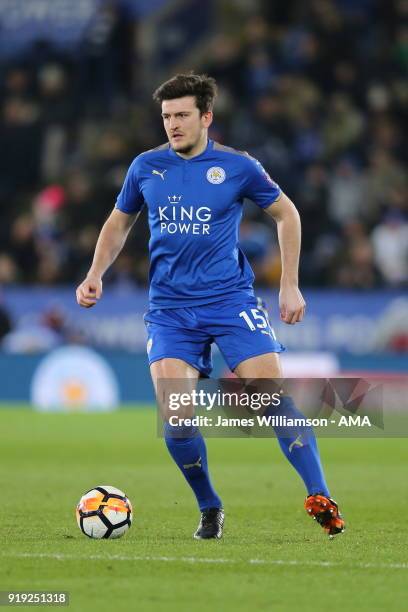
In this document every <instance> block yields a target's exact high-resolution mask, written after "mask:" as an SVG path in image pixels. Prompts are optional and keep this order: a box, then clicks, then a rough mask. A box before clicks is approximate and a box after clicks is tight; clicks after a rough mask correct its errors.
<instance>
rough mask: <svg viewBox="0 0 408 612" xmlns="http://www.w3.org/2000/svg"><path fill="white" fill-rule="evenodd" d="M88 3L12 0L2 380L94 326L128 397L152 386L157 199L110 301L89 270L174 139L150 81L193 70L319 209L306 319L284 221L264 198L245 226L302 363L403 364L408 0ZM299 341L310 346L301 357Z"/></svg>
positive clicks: (24, 374)
mask: <svg viewBox="0 0 408 612" xmlns="http://www.w3.org/2000/svg"><path fill="white" fill-rule="evenodd" d="M70 7H71V8H70ZM71 9H72V2H70V1H68V0H54V1H52V2H51V1H49V0H29V1H26V0H12V1H9V0H1V2H0V23H1V26H2V36H1V42H0V53H1V56H0V60H1V63H0V77H1V84H0V87H1V100H2V103H1V108H2V113H1V119H0V141H1V143H2V151H3V154H2V155H1V159H0V202H1V208H0V221H1V222H0V245H1V246H0V287H1V290H0V300H1V302H0V304H1V305H0V308H1V323H0V337H1V354H0V371H1V372H2V378H3V379H4V380H5V381H7V383H6V385H2V388H1V391H0V396H2V397H3V399H4V400H27V399H28V397H29V388H30V381H31V379H32V375H33V372H34V371H35V369H36V367H37V365H38V363H39V362H40V360H41V357H42V355H44V353H47V352H48V351H50V350H52V349H54V348H56V347H59V346H61V345H63V344H66V343H69V344H71V343H74V344H78V343H79V344H83V345H85V346H88V347H94V348H95V349H96V350H98V351H102V352H103V354H104V356H105V357H106V358H107V359H108V361H109V362H110V364H111V365H112V367H113V368H114V371H115V372H116V376H117V377H118V380H119V387H120V394H121V399H122V401H135V400H146V399H148V398H150V399H151V397H152V391H151V385H150V383H149V378H148V372H147V366H146V360H145V358H144V354H145V331H144V326H143V322H142V316H141V315H142V314H143V312H144V311H145V310H146V306H147V297H146V278H147V270H148V256H147V241H148V228H147V223H146V217H145V216H144V217H143V218H142V219H141V220H139V221H138V223H137V225H136V227H135V229H134V231H133V232H132V235H131V237H130V239H129V241H128V245H127V247H126V249H125V251H124V252H123V253H122V254H121V255H120V257H119V258H118V260H117V262H116V263H115V264H114V265H113V267H112V269H111V270H110V271H109V273H108V274H107V276H106V279H105V284H104V286H105V296H104V298H103V300H102V302H101V303H100V304H99V305H98V307H97V308H95V309H93V310H91V311H82V310H80V309H79V308H78V307H77V306H76V304H75V301H74V288H75V286H76V285H77V284H78V283H79V282H80V281H81V279H82V278H83V277H84V275H85V273H86V271H87V269H88V267H89V264H90V261H91V258H92V253H93V249H94V245H95V241H96V238H97V235H98V231H99V229H100V227H101V224H102V223H103V221H104V219H105V218H106V216H107V215H108V214H109V211H110V210H111V208H112V206H113V204H114V202H115V197H116V195H117V193H118V191H119V190H120V187H121V183H122V181H123V178H124V175H125V172H126V169H127V167H128V165H129V163H130V162H131V160H132V159H133V157H134V156H136V155H137V154H138V153H139V152H141V151H143V150H145V149H148V148H151V147H154V146H157V144H159V143H161V142H162V141H163V140H164V133H163V130H162V126H161V121H160V117H159V112H158V109H157V108H156V107H155V106H154V105H153V103H152V101H151V92H152V90H153V89H154V88H155V87H156V86H157V85H158V84H159V83H160V82H161V81H162V80H163V79H166V78H168V77H169V76H170V75H172V74H174V73H175V72H176V71H182V70H189V69H194V70H196V71H204V72H207V73H209V74H211V75H212V76H214V77H216V79H217V81H218V85H219V98H218V102H217V106H216V113H215V122H214V125H213V127H212V128H211V136H212V137H213V138H215V139H217V140H220V141H221V142H225V143H228V144H230V145H233V146H234V147H236V148H239V149H244V150H248V151H249V152H250V153H251V154H252V155H254V156H255V157H257V158H258V159H259V160H260V161H261V162H262V163H263V164H264V166H265V167H266V168H267V170H268V171H269V172H270V174H271V175H272V176H273V178H274V179H275V180H276V181H277V182H278V183H279V184H280V185H281V186H282V187H283V189H284V190H285V191H286V193H288V195H289V196H290V197H291V198H292V199H293V200H294V202H295V203H296V205H297V206H298V208H299V211H300V214H301V216H302V223H303V250H302V261H301V286H302V288H303V290H304V293H305V296H306V299H307V302H308V315H307V317H306V319H305V321H304V322H303V323H302V325H301V326H296V327H295V328H291V327H288V326H284V325H282V324H279V322H278V320H277V319H278V318H277V286H278V282H279V274H280V261H279V252H278V247H277V241H276V234H275V231H274V225H273V222H272V221H271V220H268V219H267V218H266V216H265V215H263V214H262V211H260V210H258V209H257V208H256V207H255V206H254V205H252V204H250V203H248V204H245V210H246V213H245V218H244V221H243V224H242V228H241V246H242V248H243V249H244V251H245V253H246V254H247V256H248V258H249V260H250V262H251V264H252V266H253V268H254V270H255V273H256V278H257V281H256V282H257V290H258V292H259V293H260V294H261V295H262V296H263V297H264V298H265V300H266V302H267V305H268V307H269V310H270V315H271V319H272V324H273V325H274V327H275V328H276V331H277V334H278V336H279V338H280V340H281V341H282V342H283V343H284V344H285V345H286V346H287V347H288V349H290V350H289V353H288V355H287V356H285V358H286V360H287V363H288V365H287V370H286V372H287V373H288V374H292V375H293V374H296V373H302V374H312V373H315V374H319V373H320V374H322V375H324V374H334V373H336V372H358V373H362V372H364V373H366V372H367V371H371V370H376V371H377V372H383V373H384V372H394V373H395V372H403V371H406V368H407V365H408V354H407V351H408V298H407V294H406V289H407V285H408V220H407V189H408V188H407V184H408V183H407V173H406V167H407V147H406V144H405V140H404V136H403V134H404V129H406V118H407V117H406V108H407V100H408V84H407V81H406V72H407V62H408V59H407V58H408V56H407V44H408V43H407V35H408V34H407V16H408V7H407V2H406V1H404V0H394V1H392V2H381V1H377V0H353V1H351V0H313V1H312V2H309V3H304V2H301V1H296V0H294V1H291V2H281V1H275V2H268V1H266V0H264V1H262V0H258V1H245V0H239V1H231V0H230V1H228V0H224V1H215V0H213V1H211V0H208V1H206V2H199V1H195V0H185V1H178V2H168V1H167V2H166V1H164V0H156V1H155V2H151V1H149V2H147V1H141V0H139V1H136V0H116V1H114V2H105V1H104V0H75V11H73V10H71ZM299 351H307V352H308V353H309V355H308V357H307V358H306V357H303V358H302V356H300V359H296V361H295V364H296V365H295V368H294V369H293V368H292V367H291V366H290V361H291V359H292V360H293V359H294V357H293V356H294V355H295V353H296V352H299ZM316 352H320V353H323V354H321V355H320V356H319V357H316V355H315V356H314V361H313V362H312V361H311V360H310V358H309V357H310V353H316ZM215 359H216V370H215V371H216V373H222V372H223V367H222V365H221V362H220V361H219V358H218V357H217V355H215ZM305 363H307V364H308V365H307V367H306V370H305V366H304V364H305ZM312 363H314V364H315V366H316V367H317V369H316V367H311V364H312ZM298 364H300V365H302V364H303V367H302V368H301V370H299V369H298V370H296V368H298ZM319 364H320V365H319ZM311 370H313V371H311ZM135 376H136V377H137V378H138V380H139V381H140V383H139V384H138V385H137V386H136V385H134V380H135Z"/></svg>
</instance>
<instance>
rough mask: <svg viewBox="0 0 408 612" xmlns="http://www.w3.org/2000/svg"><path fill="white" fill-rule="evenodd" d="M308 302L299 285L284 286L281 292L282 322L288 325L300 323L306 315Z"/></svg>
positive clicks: (280, 308)
mask: <svg viewBox="0 0 408 612" xmlns="http://www.w3.org/2000/svg"><path fill="white" fill-rule="evenodd" d="M305 308H306V302H305V300H304V299H303V295H302V294H301V293H300V290H299V287H298V286H297V285H286V284H282V285H281V288H280V292H279V310H280V318H281V321H283V322H284V323H287V324H288V325H294V324H295V323H300V321H302V319H303V317H304V315H305Z"/></svg>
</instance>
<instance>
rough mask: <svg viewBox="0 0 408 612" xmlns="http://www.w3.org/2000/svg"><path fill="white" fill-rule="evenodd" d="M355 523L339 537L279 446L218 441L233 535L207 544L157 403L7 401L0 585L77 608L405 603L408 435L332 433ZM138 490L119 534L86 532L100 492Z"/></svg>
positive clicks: (341, 491) (329, 443)
mask: <svg viewBox="0 0 408 612" xmlns="http://www.w3.org/2000/svg"><path fill="white" fill-rule="evenodd" d="M320 448H321V453H322V456H323V461H324V465H325V468H326V475H327V478H328V481H329V484H330V486H331V489H332V493H333V495H334V496H335V497H336V498H337V499H338V501H339V502H340V503H341V508H342V510H343V512H344V515H345V517H346V519H347V531H346V533H345V534H343V535H341V536H338V538H337V539H335V540H333V541H329V540H328V538H327V536H325V535H324V533H323V531H322V530H321V528H320V527H319V526H318V525H317V524H315V522H313V521H312V520H310V518H309V517H308V516H307V515H306V513H305V511H304V510H303V499H304V490H303V484H302V483H301V481H300V480H299V478H298V476H297V474H296V473H295V472H294V471H293V469H292V468H291V467H290V466H289V464H287V462H286V460H285V458H284V457H283V455H281V453H280V449H279V447H278V444H277V442H276V440H273V439H272V440H268V439H257V440H255V439H251V440H250V439H246V440H245V439H229V440H226V439H211V440H209V441H208V450H209V458H210V465H211V470H212V475H213V480H214V484H215V485H216V487H217V489H218V491H219V492H220V493H221V495H222V497H223V501H224V504H225V509H226V527H225V536H224V539H223V540H221V541H219V542H218V541H209V542H202V541H198V542H197V541H195V540H193V539H192V533H193V531H194V529H195V527H196V525H197V522H198V512H197V509H196V506H195V501H194V499H193V497H192V494H191V492H190V490H189V488H188V487H187V486H186V484H185V482H184V479H183V477H182V475H181V474H180V473H179V472H178V470H177V469H176V468H175V466H174V465H173V463H172V461H171V460H170V458H169V457H168V455H167V451H166V449H165V447H164V444H163V441H162V440H160V439H158V438H157V437H156V420H155V413H154V411H153V410H151V409H150V410H149V409H148V408H146V409H138V410H121V411H119V412H117V413H112V414H106V415H95V414H82V415H80V414H78V415H57V414H51V415H42V414H37V413H34V412H32V411H30V410H27V409H24V408H19V409H11V408H8V409H7V408H5V409H2V410H0V474H1V510H2V511H1V523H0V525H1V526H0V533H1V548H0V590H25V589H31V590H33V589H34V590H43V591H44V590H64V591H69V592H70V597H71V603H70V607H69V609H71V610H74V611H77V610H78V611H82V610H98V611H105V610H109V611H110V612H111V611H112V610H114V609H119V608H120V609H128V610H141V611H142V612H146V611H155V612H162V611H163V612H172V611H173V610H174V611H184V610H194V611H195V612H201V611H206V612H207V611H209V610H213V611H214V612H219V611H222V612H224V611H229V610H231V611H234V612H238V611H248V610H279V611H282V610H283V611H286V610H316V609H322V608H326V607H327V608H328V609H330V610H331V611H333V610H340V609H342V610H370V611H371V610H384V609H388V610H403V609H406V602H407V584H408V552H407V544H408V529H407V518H406V517H407V507H408V487H407V455H408V452H407V440H406V439H373V440H362V439H361V440H358V439H357V440H356V439H354V440H347V439H342V440H339V439H337V440H330V439H323V440H321V441H320ZM98 484H110V485H114V486H117V487H119V488H121V489H123V490H125V491H126V493H127V494H128V495H129V497H130V499H131V501H132V503H133V506H134V523H133V526H132V528H131V530H130V531H129V532H128V533H127V534H126V535H125V537H124V538H122V539H121V540H116V541H109V540H108V541H105V540H102V541H93V540H89V539H88V538H86V537H85V536H84V535H82V533H81V532H80V531H79V529H78V527H77V525H76V521H75V515H74V508H75V504H76V503H77V501H78V499H79V497H80V496H81V495H82V494H83V493H84V492H85V491H86V490H88V489H90V488H91V487H93V486H96V485H98Z"/></svg>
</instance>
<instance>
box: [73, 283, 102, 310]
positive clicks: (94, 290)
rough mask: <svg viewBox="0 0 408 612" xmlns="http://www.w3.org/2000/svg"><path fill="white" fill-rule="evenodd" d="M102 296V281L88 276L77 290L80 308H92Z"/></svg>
mask: <svg viewBox="0 0 408 612" xmlns="http://www.w3.org/2000/svg"><path fill="white" fill-rule="evenodd" d="M101 295H102V279H101V278H98V277H95V276H87V277H86V279H85V280H84V281H83V282H82V283H81V284H80V285H79V286H78V288H77V290H76V299H77V302H78V304H79V305H80V306H83V307H84V308H92V306H95V304H96V303H97V301H98V300H99V298H100V297H101Z"/></svg>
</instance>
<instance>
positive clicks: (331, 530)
mask: <svg viewBox="0 0 408 612" xmlns="http://www.w3.org/2000/svg"><path fill="white" fill-rule="evenodd" d="M305 510H306V512H307V513H308V515H309V516H312V517H313V518H314V520H315V521H317V522H318V523H319V525H321V526H322V527H323V529H324V530H325V532H326V533H327V534H328V536H329V538H330V539H332V538H334V536H335V535H337V534H338V533H343V531H344V530H345V523H344V519H343V517H342V516H341V514H340V512H339V507H338V505H337V503H336V502H335V501H334V499H332V498H331V497H326V496H325V495H321V494H320V493H316V494H315V495H309V496H308V497H306V499H305Z"/></svg>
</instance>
